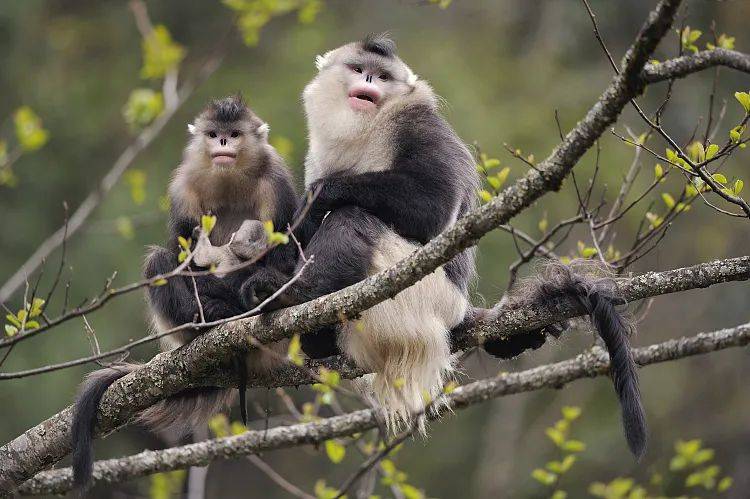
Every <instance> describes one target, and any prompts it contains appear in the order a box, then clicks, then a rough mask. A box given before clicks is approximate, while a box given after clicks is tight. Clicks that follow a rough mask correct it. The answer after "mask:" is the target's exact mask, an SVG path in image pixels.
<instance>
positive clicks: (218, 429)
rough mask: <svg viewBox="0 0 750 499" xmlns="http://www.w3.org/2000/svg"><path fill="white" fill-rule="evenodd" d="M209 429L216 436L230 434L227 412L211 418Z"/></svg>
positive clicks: (220, 436)
mask: <svg viewBox="0 0 750 499" xmlns="http://www.w3.org/2000/svg"><path fill="white" fill-rule="evenodd" d="M208 429H209V430H211V433H212V434H213V435H214V436H215V437H216V438H222V437H227V436H229V420H228V419H227V416H226V414H217V415H216V416H213V417H212V418H211V419H209V420H208Z"/></svg>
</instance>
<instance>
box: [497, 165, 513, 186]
mask: <svg viewBox="0 0 750 499" xmlns="http://www.w3.org/2000/svg"><path fill="white" fill-rule="evenodd" d="M509 173H510V167H509V166H506V167H505V168H503V169H502V170H500V171H499V172H498V173H497V175H496V177H497V179H498V180H499V181H500V185H501V186H502V185H503V184H505V181H506V180H508V174H509Z"/></svg>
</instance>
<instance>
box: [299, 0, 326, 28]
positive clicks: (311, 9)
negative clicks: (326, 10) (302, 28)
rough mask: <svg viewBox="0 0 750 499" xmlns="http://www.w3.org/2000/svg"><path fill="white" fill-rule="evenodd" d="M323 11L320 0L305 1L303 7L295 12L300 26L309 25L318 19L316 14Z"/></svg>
mask: <svg viewBox="0 0 750 499" xmlns="http://www.w3.org/2000/svg"><path fill="white" fill-rule="evenodd" d="M321 10H323V2H322V1H321V0H306V1H305V2H304V5H303V6H302V7H301V8H300V9H299V11H297V19H298V20H299V22H300V24H311V23H312V22H313V21H315V18H316V17H318V13H320V11H321Z"/></svg>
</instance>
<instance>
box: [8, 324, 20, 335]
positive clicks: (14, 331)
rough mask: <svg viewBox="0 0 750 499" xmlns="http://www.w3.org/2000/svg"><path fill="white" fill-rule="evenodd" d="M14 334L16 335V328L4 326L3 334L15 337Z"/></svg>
mask: <svg viewBox="0 0 750 499" xmlns="http://www.w3.org/2000/svg"><path fill="white" fill-rule="evenodd" d="M16 333H18V328H17V327H16V326H12V325H10V324H6V325H5V334H7V335H8V336H15V335H16Z"/></svg>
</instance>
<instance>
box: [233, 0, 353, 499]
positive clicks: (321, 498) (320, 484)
mask: <svg viewBox="0 0 750 499" xmlns="http://www.w3.org/2000/svg"><path fill="white" fill-rule="evenodd" d="M225 1H226V0H225ZM313 491H314V492H315V497H316V499H334V498H335V497H336V496H337V495H339V491H338V490H336V489H334V488H332V487H329V486H327V485H326V481H325V480H322V479H321V480H318V481H317V482H315V488H314V489H313ZM343 498H346V496H343Z"/></svg>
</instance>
